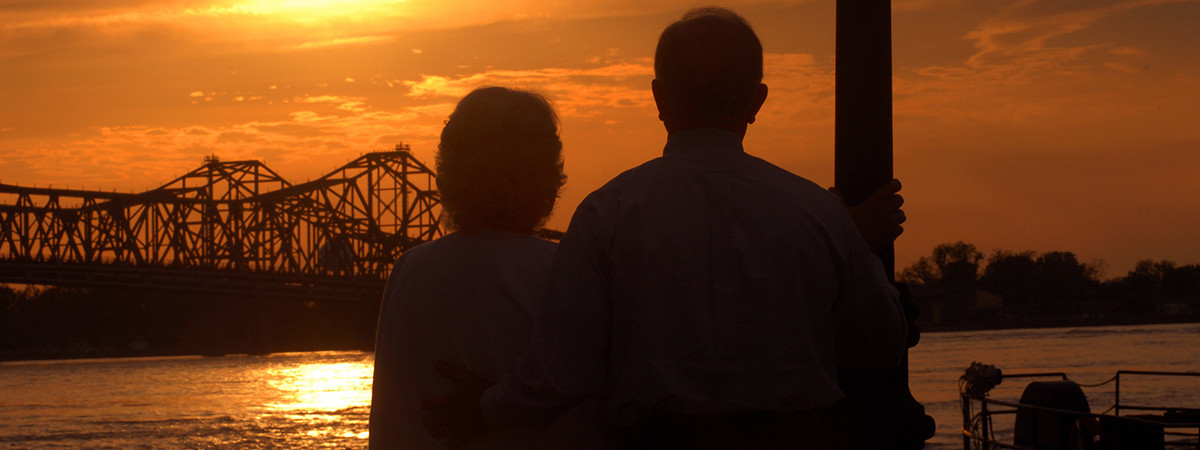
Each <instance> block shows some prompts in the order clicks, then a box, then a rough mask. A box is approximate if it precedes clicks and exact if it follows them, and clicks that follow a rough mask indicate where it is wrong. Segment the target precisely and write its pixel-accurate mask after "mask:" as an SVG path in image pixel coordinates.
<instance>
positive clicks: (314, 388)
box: [257, 360, 373, 439]
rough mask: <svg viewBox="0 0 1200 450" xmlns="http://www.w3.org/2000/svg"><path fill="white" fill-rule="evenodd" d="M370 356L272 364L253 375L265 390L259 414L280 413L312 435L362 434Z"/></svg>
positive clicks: (348, 436)
mask: <svg viewBox="0 0 1200 450" xmlns="http://www.w3.org/2000/svg"><path fill="white" fill-rule="evenodd" d="M372 372H373V366H372V364H371V361H370V360H365V361H362V360H360V361H350V362H346V361H341V362H313V363H301V364H285V365H276V366H272V367H269V368H265V369H263V370H262V371H260V372H259V373H258V374H257V375H258V377H259V379H260V380H262V382H264V383H265V386H266V387H265V389H267V390H268V391H270V393H269V394H268V395H267V396H266V397H268V398H269V400H267V401H265V402H264V403H263V404H262V406H263V408H264V409H265V411H264V414H263V415H264V416H277V417H278V416H283V417H286V418H287V419H286V420H288V421H289V422H291V423H292V424H293V425H294V426H296V427H297V428H298V430H297V431H299V432H300V433H301V434H303V435H306V436H308V437H313V438H342V439H367V437H368V433H367V432H366V431H363V430H364V429H365V428H366V427H365V425H366V424H365V422H364V419H365V418H366V414H367V413H369V411H370V407H371V378H372Z"/></svg>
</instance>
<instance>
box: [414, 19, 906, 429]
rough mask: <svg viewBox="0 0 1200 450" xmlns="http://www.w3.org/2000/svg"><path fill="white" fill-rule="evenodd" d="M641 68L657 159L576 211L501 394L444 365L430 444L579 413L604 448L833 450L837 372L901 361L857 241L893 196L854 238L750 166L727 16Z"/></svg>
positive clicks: (785, 180) (892, 208)
mask: <svg viewBox="0 0 1200 450" xmlns="http://www.w3.org/2000/svg"><path fill="white" fill-rule="evenodd" d="M654 70H655V80H654V81H653V82H652V85H651V88H652V90H653V93H654V100H655V102H656V103H657V105H658V112H659V119H660V120H662V122H663V125H664V127H665V128H666V131H667V143H666V147H665V148H664V149H663V152H662V157H659V158H655V159H653V160H651V161H649V162H647V163H645V164H642V165H641V166H639V167H636V168H634V169H631V170H628V171H626V172H625V173H622V174H621V175H619V176H617V177H616V178H614V179H613V180H612V181H610V182H609V183H607V184H606V185H605V186H603V187H601V188H600V189H598V190H596V191H595V192H593V193H591V194H590V195H589V196H588V197H587V198H586V199H585V200H584V201H583V202H582V204H580V205H579V207H578V208H577V209H576V211H575V215H574V217H572V219H571V223H570V225H569V227H568V229H567V231H566V234H565V235H564V237H563V238H562V241H561V243H560V245H559V248H558V252H557V254H556V256H555V259H554V262H553V264H552V267H551V276H550V279H549V289H548V296H549V297H548V300H547V301H546V303H545V305H546V306H545V309H544V312H543V314H542V316H541V317H540V318H539V319H538V321H537V322H536V323H535V325H534V332H533V336H532V338H531V339H532V341H531V346H530V347H529V349H528V351H527V352H526V353H525V354H524V355H523V356H522V357H521V358H519V359H517V361H516V363H515V364H514V365H513V366H512V367H511V368H510V369H509V370H508V372H507V373H506V374H505V375H504V377H502V378H501V381H500V382H499V383H498V384H495V385H494V386H488V384H489V383H486V382H483V381H481V380H479V379H478V378H477V377H475V376H473V375H472V374H471V373H470V372H467V371H465V370H461V369H460V368H457V367H454V366H451V365H441V366H440V367H439V370H440V371H441V372H442V373H443V374H444V375H446V376H448V377H449V378H451V379H453V380H455V383H456V390H455V391H454V392H452V393H450V394H448V395H445V396H441V397H434V398H429V399H426V401H425V405H424V406H425V409H426V411H427V415H426V417H425V425H426V426H427V428H428V429H429V430H430V432H431V433H432V434H433V435H434V436H435V437H438V438H440V439H443V440H444V441H445V442H447V443H449V444H451V445H459V444H463V443H466V442H469V441H470V440H471V438H472V436H473V435H476V434H478V433H480V432H482V431H483V430H487V429H492V428H520V427H540V426H544V425H545V424H547V423H549V422H550V421H552V420H553V419H554V418H555V417H556V416H557V415H558V414H559V413H561V412H562V411H565V410H567V409H568V408H570V407H571V406H572V405H574V404H576V403H577V402H579V401H581V400H583V399H589V398H590V399H595V400H596V401H597V402H598V405H599V407H598V408H599V409H598V412H597V420H598V422H599V424H600V425H601V426H602V427H604V429H606V430H607V432H608V436H609V439H610V441H611V443H612V444H613V445H614V446H615V447H617V448H828V447H831V446H834V445H837V444H835V443H833V441H831V439H830V438H829V436H827V433H825V432H823V428H824V426H823V425H822V418H821V415H820V414H819V413H818V412H819V411H821V410H822V409H823V408H826V407H828V406H830V405H833V404H834V403H836V402H838V401H839V400H840V399H841V398H842V397H843V394H842V392H841V391H840V390H839V387H838V375H837V367H838V365H842V366H845V367H863V368H870V367H894V366H896V365H897V364H898V362H899V361H900V359H901V357H902V355H903V354H904V350H905V348H906V345H905V344H906V322H905V319H904V315H903V314H904V313H903V311H902V309H901V306H900V304H899V301H898V295H899V294H898V292H897V290H896V289H895V288H894V287H893V286H892V285H891V284H890V283H889V282H888V278H887V277H886V276H885V274H884V271H883V266H882V263H881V262H880V260H879V259H878V258H877V257H876V256H875V255H873V252H872V248H871V246H870V245H868V243H867V241H872V242H874V243H877V245H879V244H880V243H887V244H890V242H891V241H892V240H894V239H895V238H896V237H897V236H898V235H899V233H900V232H901V231H902V229H901V227H900V223H902V222H903V221H904V216H903V213H902V212H901V211H900V210H899V207H900V203H901V202H902V199H900V197H899V195H897V194H896V192H897V191H898V190H899V183H898V182H893V183H890V184H888V185H887V186H884V187H883V188H881V189H880V190H879V191H878V192H876V194H875V195H874V196H873V197H872V198H871V199H869V200H868V201H867V202H866V203H865V204H864V205H862V206H861V207H860V208H859V209H858V210H857V211H858V212H859V215H860V216H861V217H860V218H859V225H858V226H856V223H855V221H854V219H852V217H851V215H850V214H848V212H847V208H846V207H845V205H844V204H843V203H842V202H841V200H840V199H839V198H838V197H837V196H836V195H834V194H833V193H830V192H829V191H827V190H825V189H822V188H821V187H819V186H817V185H816V184H814V183H812V182H810V181H808V180H806V179H804V178H801V177H799V176H797V175H794V174H792V173H789V172H787V171H785V170H783V169H781V168H779V167H776V166H774V165H772V164H771V163H768V162H767V161H764V160H762V159H759V158H756V157H754V156H751V155H750V154H748V153H746V151H744V150H743V147H742V139H743V137H744V136H745V134H746V131H747V128H748V125H749V124H753V123H754V121H755V116H756V115H757V114H758V111H759V109H760V108H761V107H762V105H763V102H765V101H766V99H767V86H766V85H765V84H763V83H762V73H763V72H762V71H763V53H762V46H761V44H760V42H759V40H758V37H757V36H756V35H755V33H754V31H753V30H752V29H751V27H750V26H749V24H747V23H746V21H745V20H744V19H742V18H741V17H740V16H738V15H737V14H735V13H733V12H731V11H728V10H725V9H720V8H704V9H697V10H692V11H690V12H688V13H687V14H686V15H684V16H683V18H682V19H681V20H679V21H678V22H675V23H673V24H671V25H670V26H668V27H667V28H666V29H665V30H664V31H663V33H662V36H661V37H660V39H659V42H658V48H657V50H656V52H655V61H654ZM860 231H861V233H860ZM864 235H865V236H864ZM864 237H866V239H864Z"/></svg>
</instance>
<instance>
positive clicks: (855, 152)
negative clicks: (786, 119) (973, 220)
mask: <svg viewBox="0 0 1200 450" xmlns="http://www.w3.org/2000/svg"><path fill="white" fill-rule="evenodd" d="M891 9H892V5H891V1H890V0H838V2H837V40H836V42H837V55H836V59H837V61H836V71H837V72H836V77H837V80H836V88H835V95H836V100H835V113H834V114H835V126H834V185H835V186H837V188H838V191H839V192H841V194H842V198H843V199H844V200H845V201H846V203H847V204H850V205H857V204H859V203H861V202H862V201H863V200H865V199H866V198H867V197H869V196H870V195H871V193H873V192H875V190H876V189H878V188H879V187H880V186H882V185H883V184H885V183H887V182H888V181H889V180H891V179H892V178H893V173H892V11H891ZM877 250H878V251H879V253H880V255H879V256H880V259H882V260H883V266H884V269H885V271H886V273H887V276H888V279H890V280H893V281H894V278H895V272H896V270H895V256H894V249H892V248H891V247H890V246H889V248H886V249H877ZM902 297H905V296H902ZM901 300H902V301H907V302H908V303H911V301H910V300H909V299H907V298H902V299H901ZM905 309H906V311H907V310H912V311H914V313H913V315H912V316H911V317H909V318H908V320H909V321H910V324H911V322H912V321H913V320H915V309H912V308H909V305H905ZM913 336H916V335H915V334H914V335H913ZM909 342H910V345H913V344H915V339H913V338H910V339H909ZM839 379H840V382H841V386H842V390H843V392H844V393H845V394H846V402H845V405H846V406H845V410H844V414H847V415H848V420H849V422H850V423H854V422H858V421H862V423H873V424H876V425H879V426H878V427H877V428H876V434H877V436H876V437H873V439H875V440H876V442H875V444H878V445H880V446H882V447H881V448H896V449H902V448H921V447H923V446H924V442H925V440H926V439H928V438H930V437H932V436H933V432H934V424H933V419H932V417H929V416H928V415H926V414H925V407H924V406H922V405H921V404H920V403H918V402H917V401H916V399H914V398H913V396H912V393H911V392H910V390H909V387H908V356H907V355H905V357H904V360H903V361H902V362H901V363H900V365H899V366H898V367H895V368H892V369H881V370H862V369H849V368H841V369H840V370H839Z"/></svg>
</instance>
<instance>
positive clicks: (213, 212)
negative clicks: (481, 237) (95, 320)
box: [0, 145, 444, 302]
mask: <svg viewBox="0 0 1200 450" xmlns="http://www.w3.org/2000/svg"><path fill="white" fill-rule="evenodd" d="M434 177H435V175H434V173H433V171H431V170H430V169H429V167H427V166H426V165H425V164H423V163H421V161H418V160H417V159H416V158H415V157H413V155H412V152H411V151H410V149H409V147H408V146H406V145H398V146H396V149H395V151H388V152H378V153H368V154H365V155H363V156H360V157H359V158H358V159H355V160H354V161H351V162H350V163H348V164H346V165H344V166H342V167H340V168H338V169H336V170H334V171H332V172H330V173H329V174H327V175H325V176H323V177H321V178H319V179H316V180H313V181H309V182H306V183H302V184H292V183H290V182H288V181H287V180H285V179H283V177H280V176H279V175H278V174H277V173H275V172H274V171H272V170H271V169H270V168H268V167H267V166H266V165H264V164H263V163H261V162H259V161H220V160H219V159H217V157H215V156H210V157H207V158H205V160H204V164H203V165H202V166H200V167H199V168H197V169H196V170H193V171H191V172H188V173H187V174H185V175H183V176H181V177H179V178H176V179H175V180H173V181H171V182H169V183H167V184H165V185H163V186H162V187H159V188H157V189H153V190H149V191H146V192H141V193H128V194H126V193H115V192H100V191H89V190H74V189H53V188H37V187H22V186H16V185H9V184H2V183H0V282H4V283H21V284H35V285H56V286H74V287H89V288H95V287H121V288H137V289H154V290H167V291H185V292H197V293H209V294H218V295H224V294H239V295H241V294H244V295H250V296H255V297H283V298H309V299H325V300H369V301H375V302H377V301H378V299H379V297H378V293H379V292H380V291H382V285H383V283H382V282H383V280H384V279H385V278H386V276H387V274H388V271H389V270H390V268H391V265H392V263H393V262H394V261H395V260H396V258H397V257H398V256H399V255H400V254H401V253H402V252H404V251H405V250H407V249H409V248H412V247H413V246H415V245H418V244H420V243H423V242H427V241H429V240H432V239H434V238H437V237H438V236H441V235H442V234H443V232H444V231H443V226H442V225H443V223H442V219H441V203H440V202H439V199H438V194H437V191H436V189H435V188H434Z"/></svg>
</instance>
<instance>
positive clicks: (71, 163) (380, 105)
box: [0, 0, 1200, 279]
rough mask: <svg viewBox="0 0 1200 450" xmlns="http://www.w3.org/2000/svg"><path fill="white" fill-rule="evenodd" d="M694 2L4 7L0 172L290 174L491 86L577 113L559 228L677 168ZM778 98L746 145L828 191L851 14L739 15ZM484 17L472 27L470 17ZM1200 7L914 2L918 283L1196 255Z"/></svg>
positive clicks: (909, 29)
mask: <svg viewBox="0 0 1200 450" xmlns="http://www.w3.org/2000/svg"><path fill="white" fill-rule="evenodd" d="M693 6H700V5H698V4H693V3H690V2H666V3H659V4H655V5H641V6H634V5H632V4H627V3H621V2H612V1H605V0H596V1H588V2H582V3H572V4H539V3H533V2H509V3H506V4H504V5H494V4H491V3H489V2H474V1H463V2H459V3H455V4H445V3H435V2H431V1H421V0H409V1H395V0H377V1H359V2H337V1H329V0H326V1H321V0H309V1H299V0H294V1H218V2H182V1H171V0H163V1H127V2H116V3H113V2H85V3H82V4H79V3H75V2H66V1H52V2H45V3H38V4H32V3H29V4H25V3H22V4H16V5H7V6H0V18H3V25H0V82H3V87H2V88H0V103H2V104H3V105H4V107H3V109H2V110H0V183H4V184H13V185H20V186H30V187H32V186H38V187H47V186H53V187H56V188H74V189H86V190H103V191H112V190H116V191H121V192H141V191H146V190H149V189H153V188H154V187H157V186H160V185H163V184H166V183H168V182H169V181H171V180H172V179H174V178H175V177H178V176H180V175H183V174H184V173H186V172H188V171H189V170H192V169H194V168H196V167H198V166H199V165H201V164H202V163H203V159H204V158H205V157H208V156H216V157H217V158H219V159H220V160H223V161H225V160H259V161H262V162H263V163H265V164H266V165H267V166H268V167H270V168H271V169H273V170H275V171H276V172H277V173H278V174H279V175H280V176H282V177H283V178H284V179H287V180H288V181H290V182H292V183H293V184H298V183H303V182H305V181H306V180H310V179H315V178H318V177H320V176H322V175H324V174H326V173H328V172H329V171H331V170H333V169H334V168H336V167H338V166H341V165H342V164H345V163H347V162H350V161H351V160H353V159H354V158H356V157H357V156H359V155H361V154H364V153H368V152H376V151H387V150H391V149H392V148H394V147H395V146H396V145H398V144H406V145H409V146H411V149H412V151H413V154H414V155H415V156H417V157H418V158H419V159H420V160H421V161H423V162H425V163H426V164H427V165H430V166H432V163H433V159H434V158H433V155H434V152H435V151H436V147H437V140H438V134H439V133H440V130H441V126H442V124H443V121H444V120H445V119H446V117H447V116H448V115H449V112H450V111H451V110H452V109H453V106H454V104H455V102H457V100H458V99H459V98H460V97H462V95H464V94H466V93H467V92H469V91H470V90H471V89H474V88H476V87H480V86H485V85H499V86H509V87H516V88H522V89H530V90H534V91H538V92H540V93H542V94H544V95H546V96H547V97H548V99H549V100H550V101H551V103H552V104H553V105H554V107H555V108H556V110H557V111H558V113H559V115H560V120H561V136H562V139H563V143H564V155H565V156H564V158H565V163H566V173H567V176H568V180H567V184H566V186H565V187H564V189H563V192H562V197H561V198H560V200H559V203H558V206H557V207H556V209H555V212H554V215H553V216H552V217H551V219H550V221H549V223H548V224H547V225H548V227H550V228H555V229H560V230H561V229H565V228H566V224H567V221H568V220H569V219H570V216H571V214H572V213H573V211H574V209H575V206H576V205H577V204H579V202H580V201H581V200H582V198H583V197H584V196H585V195H587V194H588V193H589V192H591V191H592V190H594V189H596V188H598V187H600V186H601V185H603V184H604V183H605V182H607V181H608V180H609V179H611V178H612V177H614V176H616V175H617V174H619V173H621V172H622V171H624V170H627V169H629V168H632V167H635V166H637V165H639V164H641V163H643V162H645V161H647V160H650V159H652V158H654V157H657V156H659V155H660V154H661V150H662V145H663V143H664V142H665V140H666V139H665V138H666V133H665V131H663V129H662V125H661V123H660V122H659V121H658V119H657V112H656V111H655V108H654V103H653V99H652V97H651V95H650V89H649V87H650V80H651V79H652V78H653V67H652V59H653V51H654V43H655V41H656V39H657V36H658V33H659V32H660V31H661V29H662V27H663V26H665V25H666V24H668V23H670V22H671V21H673V20H675V19H677V18H678V17H679V16H680V15H681V14H682V13H683V12H684V11H686V10H687V9H688V8H690V7H693ZM724 6H728V7H730V8H731V9H734V10H735V11H737V12H739V13H741V14H742V15H744V16H745V17H746V18H747V20H748V21H749V22H750V23H751V24H752V25H753V26H754V27H755V29H756V31H757V32H758V33H759V35H760V37H761V39H762V41H763V44H764V50H765V53H766V55H765V71H766V74H765V80H764V82H765V83H766V84H767V85H768V86H770V96H769V98H768V100H767V102H766V106H764V108H763V111H762V112H761V113H760V114H759V116H758V120H757V121H756V122H755V124H754V125H751V127H750V130H749V132H748V133H747V140H746V149H747V152H748V153H750V154H753V155H755V156H759V157H762V158H764V159H766V160H768V161H771V162H773V163H775V164H777V165H779V166H781V167H783V168H785V169H788V170H789V171H792V172H794V173H797V174H799V175H801V176H804V177H806V178H808V179H810V180H812V181H814V182H816V183H818V184H820V185H823V186H829V185H832V180H833V86H834V81H833V75H834V68H833V67H834V64H833V63H834V54H833V53H834V44H833V38H834V25H833V11H834V9H833V8H834V2H833V1H832V0H820V1H817V0H814V1H802V2H781V3H773V2H753V1H746V2H732V3H728V4H726V5H724ZM467 12H469V14H467ZM1196 23H1200V2H1197V1H1195V0H1113V1H1105V2H1085V1H1070V2H1054V3H1053V4H1046V3H1045V2H1035V1H1022V2H1016V3H1013V4H1009V5H1005V6H996V5H983V4H974V3H969V2H961V1H953V0H910V1H896V2H893V40H894V41H893V48H894V50H893V52H894V54H893V92H894V94H893V99H894V102H895V107H894V116H893V117H894V119H893V123H894V127H895V137H894V149H895V150H894V151H895V160H896V169H895V172H896V175H897V177H898V178H900V179H901V181H902V182H903V183H904V190H903V191H902V194H903V195H904V196H905V199H906V200H907V203H906V204H905V207H904V209H905V211H906V212H907V215H908V217H909V218H910V219H909V222H908V223H907V224H906V232H905V234H904V235H903V236H902V237H901V238H900V239H899V240H898V241H897V244H896V245H897V259H896V266H897V269H898V270H899V269H903V268H904V267H907V266H909V265H910V264H912V263H913V262H914V261H916V260H917V259H918V258H919V257H922V256H927V255H929V253H930V252H931V250H932V249H933V248H934V247H935V246H936V245H938V244H941V243H944V242H956V241H964V242H969V243H973V244H975V245H976V246H978V248H979V249H980V250H981V251H983V253H984V254H985V255H988V254H990V253H991V252H992V251H993V250H1006V251H1018V252H1019V251H1027V250H1028V251H1035V252H1038V253H1043V252H1050V251H1070V252H1074V253H1075V254H1076V255H1078V256H1079V259H1080V261H1082V262H1092V261H1098V260H1103V261H1105V265H1106V266H1107V270H1106V271H1105V273H1104V274H1103V276H1102V278H1103V279H1111V278H1119V277H1122V276H1124V275H1125V274H1126V273H1127V272H1128V271H1129V270H1131V269H1132V268H1133V266H1134V264H1135V263H1136V262H1137V261H1138V260H1143V259H1153V260H1156V261H1158V260H1171V261H1174V262H1176V263H1179V264H1196V263H1198V262H1200V256H1198V255H1200V237H1198V236H1197V235H1196V232H1195V230H1197V229H1200V183H1197V182H1196V181H1195V178H1196V175H1195V174H1196V172H1197V169H1200V128H1197V127H1196V126H1195V124H1197V123H1200V62H1197V61H1196V60H1195V58H1194V55H1195V54H1196V50H1198V49H1200V31H1198V30H1197V29H1195V27H1194V24H1196Z"/></svg>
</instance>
